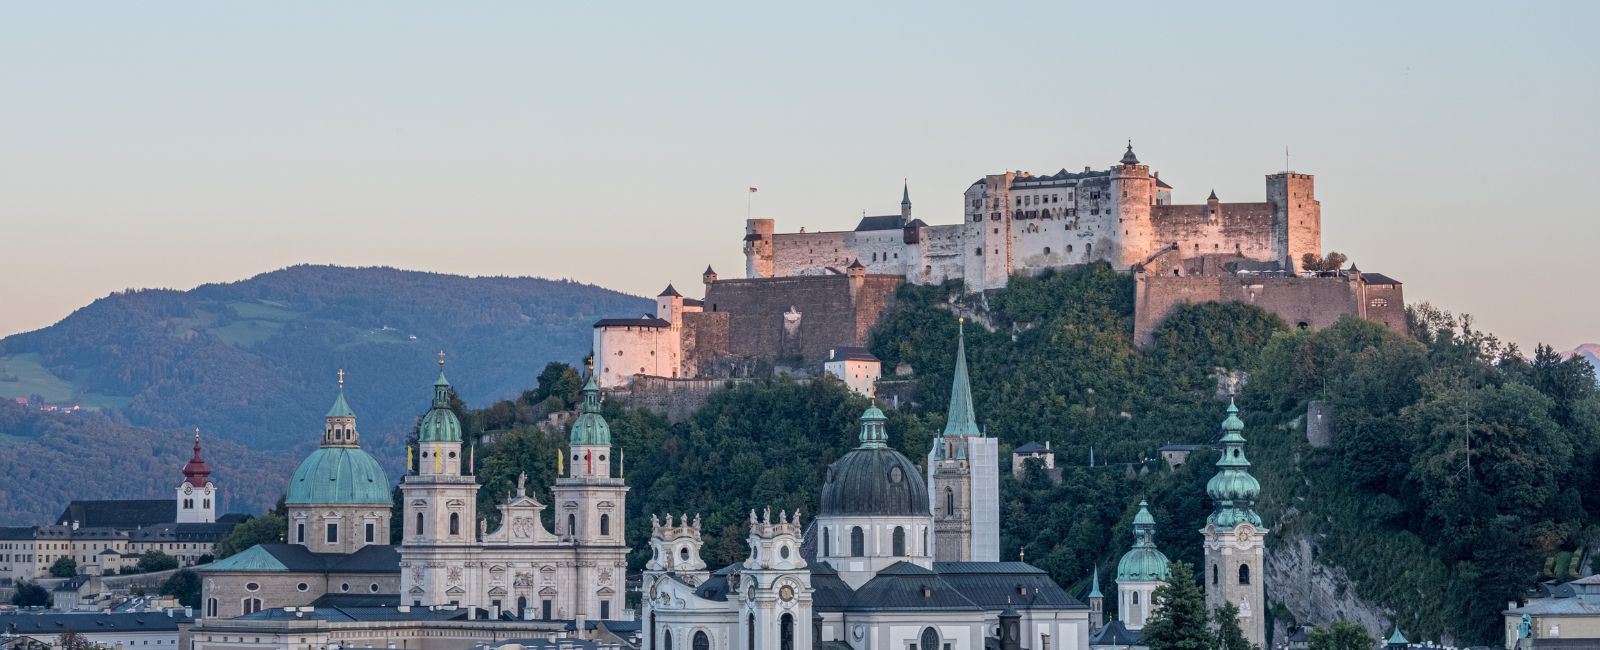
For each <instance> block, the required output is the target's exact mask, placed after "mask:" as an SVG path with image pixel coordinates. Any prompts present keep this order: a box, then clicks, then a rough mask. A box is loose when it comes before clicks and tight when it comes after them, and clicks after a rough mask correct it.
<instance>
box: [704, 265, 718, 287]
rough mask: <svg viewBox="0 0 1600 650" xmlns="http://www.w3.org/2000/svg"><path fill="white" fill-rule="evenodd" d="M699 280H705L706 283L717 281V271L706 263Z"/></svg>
mask: <svg viewBox="0 0 1600 650" xmlns="http://www.w3.org/2000/svg"><path fill="white" fill-rule="evenodd" d="M700 280H701V281H702V282H705V283H706V284H707V285H710V284H715V283H716V281H717V272H716V271H714V270H712V268H711V265H710V264H707V265H706V272H705V273H701V274H700Z"/></svg>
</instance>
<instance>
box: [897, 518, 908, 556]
mask: <svg viewBox="0 0 1600 650" xmlns="http://www.w3.org/2000/svg"><path fill="white" fill-rule="evenodd" d="M894 554H895V557H902V556H904V555H905V554H906V529H904V528H901V527H899V526H895V527H894Z"/></svg>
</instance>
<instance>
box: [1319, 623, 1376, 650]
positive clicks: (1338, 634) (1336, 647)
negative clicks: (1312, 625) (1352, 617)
mask: <svg viewBox="0 0 1600 650" xmlns="http://www.w3.org/2000/svg"><path fill="white" fill-rule="evenodd" d="M1307 641H1308V643H1309V644H1310V647H1311V650H1372V647H1373V644H1374V643H1377V641H1374V640H1373V638H1372V636H1371V635H1369V634H1367V629H1366V628H1364V627H1361V626H1360V625H1357V624H1355V623H1351V622H1350V621H1334V622H1333V624H1332V625H1329V626H1328V627H1319V628H1316V629H1313V630H1311V634H1310V635H1309V636H1308V638H1307Z"/></svg>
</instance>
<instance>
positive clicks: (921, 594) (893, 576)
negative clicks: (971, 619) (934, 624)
mask: <svg viewBox="0 0 1600 650" xmlns="http://www.w3.org/2000/svg"><path fill="white" fill-rule="evenodd" d="M982 609H983V608H982V607H979V606H978V604H977V603H974V602H972V600H971V599H969V598H967V597H966V596H965V595H963V594H962V593H961V592H960V591H958V590H956V588H955V587H953V586H951V585H950V583H949V582H946V581H945V579H944V578H943V577H941V576H940V575H939V574H937V573H934V572H932V571H929V570H927V569H924V568H922V567H920V566H917V565H915V564H912V563H910V562H896V563H894V564H891V565H889V566H888V567H885V568H884V569H883V570H882V571H879V572H878V575H877V576H874V577H873V578H872V579H871V580H868V581H867V583H866V584H864V585H861V588H860V589H857V590H856V591H855V595H854V596H853V597H852V598H851V599H850V605H849V606H847V607H845V611H945V612H949V611H981V610H982Z"/></svg>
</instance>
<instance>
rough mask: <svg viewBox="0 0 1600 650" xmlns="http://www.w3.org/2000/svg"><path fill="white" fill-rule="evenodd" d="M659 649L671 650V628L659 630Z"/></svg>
mask: <svg viewBox="0 0 1600 650" xmlns="http://www.w3.org/2000/svg"><path fill="white" fill-rule="evenodd" d="M661 650H672V630H662V631H661Z"/></svg>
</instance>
